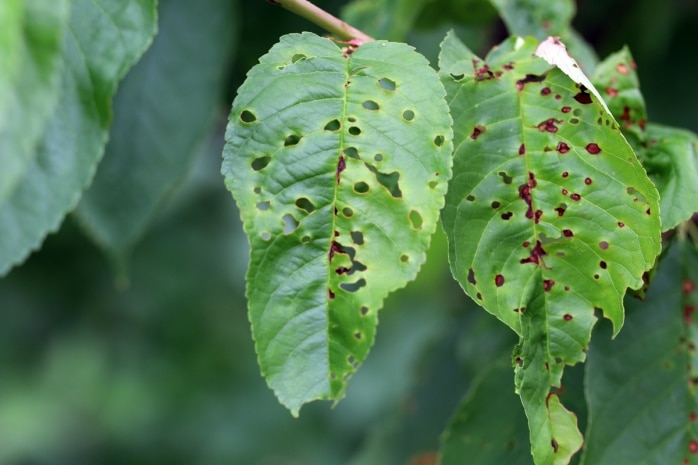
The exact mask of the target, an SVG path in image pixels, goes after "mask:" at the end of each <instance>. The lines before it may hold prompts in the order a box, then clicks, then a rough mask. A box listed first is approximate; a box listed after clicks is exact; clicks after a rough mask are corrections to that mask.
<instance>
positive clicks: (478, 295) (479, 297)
mask: <svg viewBox="0 0 698 465" xmlns="http://www.w3.org/2000/svg"><path fill="white" fill-rule="evenodd" d="M476 297H477V298H478V300H482V294H480V293H479V292H478V293H477V296H476Z"/></svg>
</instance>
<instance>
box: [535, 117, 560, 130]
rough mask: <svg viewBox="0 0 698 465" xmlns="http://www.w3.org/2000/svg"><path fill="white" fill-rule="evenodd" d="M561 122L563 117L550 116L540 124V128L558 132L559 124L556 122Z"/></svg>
mask: <svg viewBox="0 0 698 465" xmlns="http://www.w3.org/2000/svg"><path fill="white" fill-rule="evenodd" d="M560 123H562V120H561V119H555V118H548V119H547V120H545V121H543V122H542V123H540V124H539V125H538V130H539V131H547V132H557V126H556V125H555V124H560Z"/></svg>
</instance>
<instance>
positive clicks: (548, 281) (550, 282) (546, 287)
mask: <svg viewBox="0 0 698 465" xmlns="http://www.w3.org/2000/svg"><path fill="white" fill-rule="evenodd" d="M554 285H555V281H553V280H552V279H544V280H543V290H544V291H545V292H550V289H552V288H553V286H554Z"/></svg>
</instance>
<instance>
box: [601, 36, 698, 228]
mask: <svg viewBox="0 0 698 465" xmlns="http://www.w3.org/2000/svg"><path fill="white" fill-rule="evenodd" d="M635 68H636V65H635V61H634V60H633V57H632V55H631V54H630V51H629V50H628V49H627V47H626V48H623V49H622V50H621V51H620V52H617V53H614V54H612V55H610V56H609V57H608V58H606V59H605V60H604V61H603V62H602V63H600V64H599V66H598V68H597V70H596V73H595V74H594V78H593V82H594V84H595V85H596V86H597V87H599V88H600V89H603V91H604V96H605V99H606V101H607V103H608V107H609V109H610V110H611V112H612V113H613V116H614V117H615V118H616V119H617V120H618V121H619V122H620V123H621V129H622V131H623V134H624V135H625V137H626V138H627V139H628V141H629V142H630V144H631V145H632V146H633V148H634V149H635V151H636V153H637V155H638V157H639V158H640V160H641V161H642V164H643V166H644V167H645V169H646V170H647V174H648V175H649V177H650V179H652V181H653V182H654V183H655V185H656V186H657V189H658V190H659V194H660V202H659V207H660V213H661V216H662V231H668V230H670V229H673V228H675V227H676V226H677V225H678V224H679V223H681V222H682V221H684V220H687V219H688V218H690V217H691V215H692V214H693V213H694V212H696V211H698V154H697V152H696V142H697V141H698V138H697V137H696V135H695V134H693V133H691V132H690V131H686V130H682V129H675V128H670V127H666V126H660V125H656V124H651V123H649V124H648V123H647V110H646V109H645V101H644V99H643V97H642V93H641V92H640V83H639V80H638V77H637V72H636V70H635Z"/></svg>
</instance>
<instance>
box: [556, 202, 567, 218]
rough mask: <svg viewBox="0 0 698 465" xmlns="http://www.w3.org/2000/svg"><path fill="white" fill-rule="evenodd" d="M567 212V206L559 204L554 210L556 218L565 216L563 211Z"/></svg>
mask: <svg viewBox="0 0 698 465" xmlns="http://www.w3.org/2000/svg"><path fill="white" fill-rule="evenodd" d="M566 210H567V204H564V203H561V204H560V206H559V207H557V208H556V209H555V211H556V212H557V216H562V215H564V214H565V211H566Z"/></svg>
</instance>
